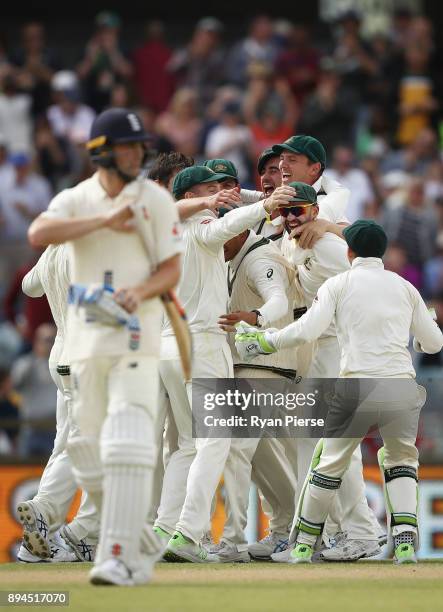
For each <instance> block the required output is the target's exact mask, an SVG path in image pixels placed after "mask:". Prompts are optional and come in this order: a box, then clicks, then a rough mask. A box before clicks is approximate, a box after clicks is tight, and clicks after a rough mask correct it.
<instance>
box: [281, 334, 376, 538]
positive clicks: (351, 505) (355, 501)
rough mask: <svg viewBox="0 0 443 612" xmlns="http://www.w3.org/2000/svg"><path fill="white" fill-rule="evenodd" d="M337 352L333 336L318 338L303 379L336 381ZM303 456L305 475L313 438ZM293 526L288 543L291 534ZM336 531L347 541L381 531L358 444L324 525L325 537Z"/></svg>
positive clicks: (338, 350)
mask: <svg viewBox="0 0 443 612" xmlns="http://www.w3.org/2000/svg"><path fill="white" fill-rule="evenodd" d="M340 359H341V350H340V345H339V343H338V340H337V338H336V337H335V336H329V337H326V338H320V339H319V340H318V341H317V351H316V353H315V355H314V359H313V362H312V364H311V367H310V368H309V371H308V374H307V378H338V376H339V370H340ZM305 442H306V453H307V455H305V456H304V457H303V463H304V469H306V472H305V474H307V473H308V471H309V469H310V465H311V460H312V455H313V453H314V449H315V445H316V443H317V440H316V439H310V440H306V441H305ZM303 484H304V480H299V482H298V487H297V493H296V501H295V503H296V505H297V503H298V499H299V496H300V493H301V488H302V487H303ZM294 525H295V523H294V524H293V527H292V531H291V540H292V539H293V535H294ZM337 531H345V532H346V533H347V535H348V537H349V538H351V539H356V540H376V539H377V538H378V537H379V536H380V535H381V534H382V533H383V530H382V528H381V526H380V524H379V522H378V521H377V518H376V517H375V515H374V513H373V511H372V509H371V508H370V507H369V506H368V503H367V499H366V487H365V483H364V479H363V464H362V456H361V450H360V446H359V444H357V445H356V446H355V448H354V450H353V454H352V457H351V459H350V462H348V468H347V470H346V472H345V473H344V475H343V482H342V486H341V488H340V490H339V492H338V495H337V496H336V498H335V502H334V504H333V505H332V506H331V507H330V514H329V517H328V520H327V522H326V526H325V533H326V534H327V535H329V536H331V535H334V533H336V532H337Z"/></svg>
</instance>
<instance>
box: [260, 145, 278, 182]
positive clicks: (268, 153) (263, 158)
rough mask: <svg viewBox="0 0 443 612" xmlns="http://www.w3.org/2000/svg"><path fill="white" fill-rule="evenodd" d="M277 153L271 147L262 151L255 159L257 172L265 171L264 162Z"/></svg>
mask: <svg viewBox="0 0 443 612" xmlns="http://www.w3.org/2000/svg"><path fill="white" fill-rule="evenodd" d="M277 155H278V153H275V152H274V151H273V150H272V147H270V148H269V149H265V150H264V151H262V152H261V154H260V157H259V158H258V160H257V172H258V173H259V174H260V175H261V174H263V172H264V171H265V165H266V162H267V161H269V160H270V159H272V158H273V157H276V156H277Z"/></svg>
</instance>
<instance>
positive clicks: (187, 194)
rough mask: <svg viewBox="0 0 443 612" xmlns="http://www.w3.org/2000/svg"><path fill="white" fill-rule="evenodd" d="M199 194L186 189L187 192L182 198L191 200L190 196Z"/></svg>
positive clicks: (194, 196) (193, 196)
mask: <svg viewBox="0 0 443 612" xmlns="http://www.w3.org/2000/svg"><path fill="white" fill-rule="evenodd" d="M196 197H197V196H196V195H195V193H193V192H192V191H186V192H185V194H184V195H183V196H182V198H181V199H184V198H185V199H186V200H189V198H196Z"/></svg>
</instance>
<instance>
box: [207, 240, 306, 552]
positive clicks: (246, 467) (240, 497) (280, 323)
mask: <svg viewBox="0 0 443 612" xmlns="http://www.w3.org/2000/svg"><path fill="white" fill-rule="evenodd" d="M224 253H225V260H226V261H228V262H229V266H228V292H229V312H228V313H227V314H223V315H222V316H221V317H220V320H219V324H220V326H221V328H222V329H224V330H225V331H227V332H232V331H235V327H234V325H235V324H236V323H238V322H239V321H242V320H243V321H249V323H250V324H252V325H257V324H258V325H259V326H260V327H261V326H265V327H266V326H268V325H270V324H271V321H273V325H275V326H277V327H279V328H280V327H284V326H285V325H287V324H289V322H292V321H293V320H294V314H293V313H294V305H295V304H297V303H300V302H301V301H302V300H303V295H302V293H301V289H300V287H299V285H298V281H297V280H296V275H295V271H294V268H293V267H292V266H291V265H290V264H289V262H288V261H287V260H286V259H285V258H284V257H282V255H281V253H280V251H279V249H278V248H277V247H276V245H275V244H274V243H273V242H272V241H270V240H269V239H268V238H264V237H260V236H257V234H255V232H253V231H252V230H246V231H245V232H243V233H241V234H239V236H236V237H235V238H232V239H231V240H229V241H228V242H226V243H225V245H224ZM228 339H229V344H230V347H231V352H232V356H233V360H234V371H235V377H236V378H259V379H263V378H272V379H276V378H277V379H278V378H281V379H282V381H283V380H285V379H290V380H294V379H295V378H296V377H297V376H298V375H305V374H306V371H307V367H308V365H309V362H310V354H309V355H308V357H307V358H305V359H304V360H303V358H302V359H298V355H297V352H296V351H292V350H290V351H286V352H283V351H282V352H281V353H280V354H279V359H278V360H270V359H269V358H266V359H262V360H261V361H260V360H257V361H256V362H254V363H253V364H250V365H248V364H245V363H243V362H242V360H241V359H240V358H239V355H238V353H237V351H236V350H235V345H234V338H233V335H232V334H229V336H228ZM259 448H260V450H259ZM256 455H257V457H256ZM291 459H292V457H291ZM252 464H253V465H254V480H255V482H256V484H257V486H258V487H259V488H260V490H261V492H262V493H263V495H264V497H265V499H266V500H267V502H268V504H269V506H270V507H271V508H272V513H271V518H270V533H271V534H272V538H273V546H272V550H271V551H270V552H273V551H274V549H275V546H276V545H277V543H278V542H279V541H284V540H287V539H288V535H289V534H288V525H289V523H290V521H291V520H292V517H291V509H292V508H294V498H295V485H296V472H297V464H296V462H294V465H293V466H292V465H291V463H290V462H289V460H288V457H287V456H286V455H285V448H284V446H283V444H282V443H281V441H280V440H273V439H269V438H264V439H259V438H235V439H232V441H231V449H230V453H229V456H228V460H227V462H226V466H225V470H224V486H225V490H226V504H225V508H226V514H227V518H226V523H225V527H224V531H223V537H222V539H221V544H220V545H218V546H217V548H215V547H214V548H213V549H212V550H213V551H214V552H215V551H216V552H217V555H218V557H219V560H220V561H222V562H232V561H236V562H238V561H241V562H247V561H249V560H250V557H249V554H248V544H247V542H246V540H245V534H244V530H245V527H246V522H247V509H248V502H249V489H250V481H251V467H252ZM294 472H295V474H294ZM305 476H306V471H304V472H303V473H302V474H300V475H299V478H300V479H301V480H302V481H304V478H305ZM256 547H257V545H256ZM258 553H259V554H258V558H266V557H264V555H260V550H259V551H258ZM268 553H269V551H268ZM268 556H269V555H268Z"/></svg>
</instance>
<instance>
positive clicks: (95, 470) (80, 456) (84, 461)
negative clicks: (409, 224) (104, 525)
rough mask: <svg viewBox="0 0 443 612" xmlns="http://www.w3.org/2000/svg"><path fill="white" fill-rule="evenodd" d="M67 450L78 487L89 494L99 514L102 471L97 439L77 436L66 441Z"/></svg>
mask: <svg viewBox="0 0 443 612" xmlns="http://www.w3.org/2000/svg"><path fill="white" fill-rule="evenodd" d="M67 450H68V455H69V457H70V459H71V462H72V473H73V474H74V478H75V480H76V482H77V484H78V486H79V487H80V488H81V489H84V490H85V491H87V492H88V493H89V495H90V497H91V500H92V503H93V504H94V506H95V507H96V508H97V510H98V512H100V509H101V505H102V481H103V470H102V463H101V459H100V447H99V441H98V440H97V438H92V437H86V436H79V435H77V436H74V437H70V438H69V439H68V444H67Z"/></svg>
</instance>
